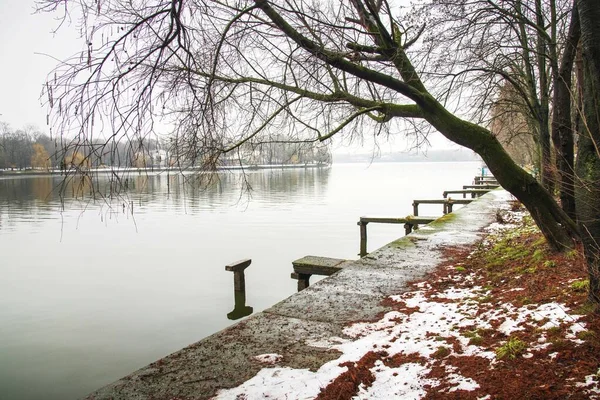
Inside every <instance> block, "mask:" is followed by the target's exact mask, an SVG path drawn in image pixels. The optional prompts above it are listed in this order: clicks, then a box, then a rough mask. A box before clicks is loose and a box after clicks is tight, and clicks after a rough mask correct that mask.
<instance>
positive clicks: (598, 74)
mask: <svg viewBox="0 0 600 400" xmlns="http://www.w3.org/2000/svg"><path fill="white" fill-rule="evenodd" d="M577 8H578V11H579V19H580V22H581V45H582V50H583V69H584V84H583V98H584V101H583V114H584V115H583V117H584V118H583V121H582V122H583V123H582V126H581V127H580V137H579V142H578V152H577V164H576V172H577V178H578V181H577V183H576V189H575V196H576V202H577V218H578V222H579V226H580V231H581V235H582V241H583V246H584V251H585V256H586V260H587V264H588V270H589V276H590V299H591V300H592V301H594V302H596V303H600V150H599V148H600V24H599V23H598V21H600V7H599V5H598V0H577Z"/></svg>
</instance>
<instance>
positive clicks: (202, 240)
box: [0, 162, 479, 400]
mask: <svg viewBox="0 0 600 400" xmlns="http://www.w3.org/2000/svg"><path fill="white" fill-rule="evenodd" d="M478 167H479V164H478V163H472V162H471V163H381V164H373V165H370V166H368V165H360V164H335V165H333V166H332V167H331V168H326V169H307V170H303V169H299V170H284V171H281V170H278V171H252V172H249V173H248V175H247V180H248V182H249V183H250V184H251V186H252V188H253V191H252V193H251V195H250V196H251V197H250V198H248V197H247V196H245V195H244V194H243V193H241V188H242V179H241V175H240V174H239V173H229V174H223V175H221V176H220V180H219V181H218V182H216V183H214V184H213V185H211V186H210V187H209V188H208V189H206V190H198V189H195V188H194V185H189V184H188V185H184V184H183V182H184V178H182V177H181V176H177V175H176V176H173V175H171V176H167V175H155V176H131V177H130V178H129V181H128V182H129V193H128V198H126V199H122V200H119V201H115V202H113V204H112V206H113V207H112V208H111V207H108V205H107V204H106V203H104V202H103V201H98V202H96V203H94V202H90V201H88V200H85V201H82V200H77V199H73V198H72V197H71V195H72V191H73V190H75V189H71V193H67V195H66V197H65V198H64V201H63V202H61V198H60V197H59V196H58V194H57V193H56V190H55V188H56V185H57V184H58V183H59V182H60V179H59V178H49V177H41V178H40V177H36V178H33V177H32V178H17V179H0V254H1V262H0V273H1V276H2V279H1V280H0V399H3V400H8V399H69V398H77V397H81V396H84V395H86V394H87V393H89V392H90V391H92V390H94V389H96V388H99V387H101V386H103V385H105V384H107V383H110V382H112V381H114V380H116V379H118V378H120V377H121V376H123V375H125V374H127V373H129V372H132V371H134V370H136V369H138V368H140V367H142V366H144V365H146V364H148V363H150V362H152V361H155V360H156V359H158V358H160V357H161V356H164V355H166V354H169V353H171V352H173V351H176V350H178V349H180V348H182V347H184V346H186V345H188V344H190V343H193V342H196V341H198V340H199V339H201V338H203V337H205V336H207V335H209V334H211V333H214V332H216V331H218V330H220V329H222V328H224V327H226V326H228V325H230V324H231V323H233V321H230V320H228V319H227V317H226V315H227V313H228V312H230V311H231V310H232V309H233V303H234V298H233V277H232V274H231V272H226V271H225V268H224V266H225V265H226V264H228V263H230V262H232V261H236V260H238V259H242V258H251V259H252V265H251V266H250V267H249V269H247V270H246V286H247V290H248V292H247V305H249V306H252V307H253V308H254V311H255V312H258V311H260V310H263V309H265V308H268V307H270V306H271V305H273V304H275V303H277V302H278V301H280V300H282V299H284V298H286V297H288V296H289V295H291V294H293V293H294V291H295V286H296V285H295V281H292V280H291V279H290V272H291V261H292V260H294V259H296V258H300V257H302V256H305V255H308V254H312V255H322V256H329V257H338V258H356V257H357V253H358V250H359V233H358V227H357V225H356V222H357V220H358V217H360V216H363V215H368V216H405V215H408V214H411V213H412V206H411V203H412V199H413V198H441V193H442V191H443V190H446V189H459V188H461V187H462V185H463V184H467V183H470V181H471V180H472V178H473V176H474V175H476V174H477V172H478ZM100 184H102V182H100ZM53 189H54V190H53ZM83 189H84V190H87V189H89V188H85V187H84V188H83ZM67 192H69V191H67ZM61 204H64V208H63V206H61ZM422 207H423V209H422V211H421V210H420V213H421V214H422V215H441V206H429V207H430V208H428V207H427V206H422ZM132 210H133V213H132ZM402 235H403V227H402V226H401V225H388V226H385V225H373V226H369V250H370V251H372V250H374V249H376V248H378V247H380V246H382V245H384V244H386V243H387V242H389V241H392V240H394V239H396V238H398V237H400V236H402ZM313 279H314V278H313Z"/></svg>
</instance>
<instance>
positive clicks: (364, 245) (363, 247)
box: [298, 221, 367, 285]
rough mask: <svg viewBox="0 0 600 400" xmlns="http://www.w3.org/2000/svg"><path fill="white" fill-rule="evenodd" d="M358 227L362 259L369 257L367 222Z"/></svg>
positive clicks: (360, 222) (361, 222) (359, 223)
mask: <svg viewBox="0 0 600 400" xmlns="http://www.w3.org/2000/svg"><path fill="white" fill-rule="evenodd" d="M358 226H359V227H360V253H359V254H358V255H359V256H360V257H361V258H362V257H364V256H366V255H367V222H363V221H359V222H358ZM299 284H300V283H298V285H299Z"/></svg>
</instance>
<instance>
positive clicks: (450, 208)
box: [444, 199, 453, 214]
mask: <svg viewBox="0 0 600 400" xmlns="http://www.w3.org/2000/svg"><path fill="white" fill-rule="evenodd" d="M444 206H445V207H446V210H447V211H448V214H450V213H451V212H452V206H453V204H452V200H450V199H448V202H447V203H446V204H445V205H444Z"/></svg>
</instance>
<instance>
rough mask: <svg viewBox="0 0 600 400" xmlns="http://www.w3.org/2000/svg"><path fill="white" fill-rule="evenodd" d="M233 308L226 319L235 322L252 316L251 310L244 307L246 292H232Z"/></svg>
mask: <svg viewBox="0 0 600 400" xmlns="http://www.w3.org/2000/svg"><path fill="white" fill-rule="evenodd" d="M233 296H234V301H235V306H234V308H233V310H232V311H231V312H229V313H227V319H230V320H236V319H240V318H244V317H247V316H248V315H250V314H252V312H253V308H252V307H249V306H247V305H246V291H245V290H240V291H237V290H234V291H233Z"/></svg>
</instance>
